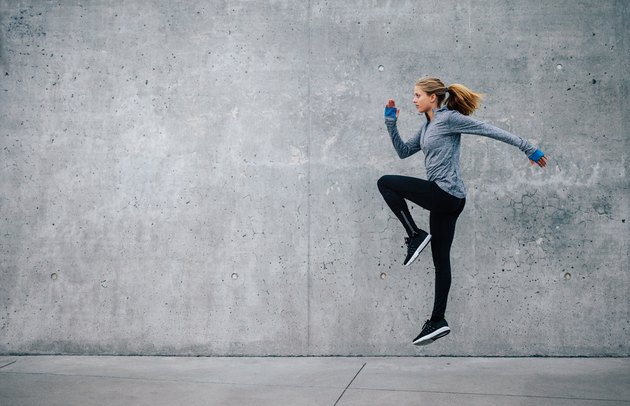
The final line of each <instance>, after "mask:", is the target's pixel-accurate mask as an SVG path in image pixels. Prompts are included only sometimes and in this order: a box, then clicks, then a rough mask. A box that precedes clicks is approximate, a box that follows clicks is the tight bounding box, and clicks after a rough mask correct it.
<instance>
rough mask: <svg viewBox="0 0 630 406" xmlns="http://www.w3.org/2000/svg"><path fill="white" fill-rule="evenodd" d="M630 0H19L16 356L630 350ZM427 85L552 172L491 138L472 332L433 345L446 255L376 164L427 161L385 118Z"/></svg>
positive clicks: (3, 48) (1, 312) (460, 275)
mask: <svg viewBox="0 0 630 406" xmlns="http://www.w3.org/2000/svg"><path fill="white" fill-rule="evenodd" d="M629 11H630V3H629V2H627V1H622V0H616V1H615V0H605V1H592V2H589V1H581V2H576V1H569V0H563V1H552V2H543V1H539V0H526V1H518V2H515V1H503V0H482V1H474V2H472V1H468V2H465V1H464V2H462V1H446V2H444V1H436V0H422V1H416V0H414V1H411V0H409V1H396V2H390V1H357V0H352V1H343V2H341V1H339V2H337V1H319V0H312V1H309V2H297V1H288V0H285V1H283V0H274V1H262V2H253V1H245V0H234V1H230V2H226V1H221V0H213V1H165V0H160V1H151V2H148V1H128V2H122V1H91V2H84V3H81V2H76V1H65V0H61V1H55V2H50V1H38V0H33V1H11V0H0V354H138V355H140V354H144V355H165V354H166V355H487V356H493V355H548V356H554V355H559V356H599V355H613V356H615V355H622V356H623V355H629V354H630V344H629V343H630V334H629V331H630V315H629V305H628V297H629V296H630V295H629V293H630V291H629V286H630V284H629V272H628V271H629V269H630V266H629V263H630V261H629V256H628V252H629V251H630V250H629V249H628V248H629V244H628V241H629V238H628V236H629V230H628V227H629V221H628V214H629V213H628V208H629V207H630V199H629V197H630V194H629V192H628V191H629V188H628V177H627V173H628V151H629V150H630V141H629V140H630V137H628V134H629V130H628V129H629V127H628V120H629V117H630V115H629V114H628V102H627V100H628V73H627V72H628V68H627V67H628V66H630V57H629V55H630V52H629V51H630V47H629V37H630V36H629V29H628V24H627V21H628V20H629V19H630V15H629V14H630V12H629ZM427 74H431V75H438V76H440V77H442V78H443V79H444V81H445V82H446V83H447V84H450V83H453V82H460V83H464V84H466V85H468V86H469V87H471V88H472V89H475V90H477V91H481V92H484V93H486V95H487V97H486V99H485V102H484V104H483V108H481V109H480V110H479V111H478V112H477V113H476V114H475V116H476V117H477V118H479V119H482V120H486V121H489V122H491V123H493V124H495V125H498V126H500V127H502V128H505V129H507V130H509V131H512V132H514V133H516V134H519V135H521V136H523V137H525V138H528V139H530V140H531V141H533V142H534V143H536V144H537V145H539V146H540V147H541V148H542V149H543V150H544V151H545V152H546V153H547V154H548V156H549V157H550V167H549V168H548V169H547V170H545V171H541V170H537V169H535V168H530V167H529V164H528V162H527V160H526V159H525V157H524V156H523V155H522V154H521V153H520V152H519V151H518V150H516V149H515V148H513V147H510V146H507V145H502V144H499V143H497V142H493V141H491V140H487V139H483V138H480V137H474V136H470V137H464V141H463V146H462V166H463V170H464V178H465V180H466V183H467V186H468V189H469V195H468V201H467V207H466V209H465V211H464V213H463V214H462V216H461V217H460V220H459V223H458V230H457V234H456V238H455V241H454V245H453V251H452V262H453V286H452V289H451V296H450V302H449V308H448V310H447V319H448V320H449V322H450V324H451V326H452V328H453V334H451V335H450V336H449V337H448V338H445V339H444V340H441V342H439V343H436V345H434V346H431V347H429V348H425V349H421V350H419V349H417V348H415V347H413V346H411V345H410V341H411V339H412V338H413V337H415V335H416V334H417V333H418V332H419V329H420V328H421V326H422V323H423V322H424V320H425V319H426V318H427V317H428V316H429V314H430V311H431V306H432V301H433V268H432V264H431V259H430V254H429V253H428V252H427V253H423V254H422V256H421V257H420V259H419V261H418V262H417V263H416V264H414V265H413V266H412V267H411V268H403V267H402V266H401V262H402V259H403V257H404V252H403V250H402V248H401V246H402V243H403V230H402V227H401V226H400V225H399V224H398V223H397V221H396V219H395V218H394V216H393V215H392V214H391V213H390V212H389V210H388V208H387V207H386V206H385V204H384V203H383V201H382V198H381V196H380V194H379V193H378V191H377V189H376V180H377V179H378V178H379V177H380V176H381V175H383V174H387V173H396V174H403V175H412V176H419V177H423V176H424V167H423V164H422V157H421V156H420V155H419V156H415V157H412V158H410V159H408V160H405V161H400V160H399V159H398V157H397V156H396V155H395V153H394V150H393V148H392V146H391V144H390V141H389V139H388V137H387V133H386V130H385V126H384V124H383V118H382V115H383V106H384V103H385V102H386V100H387V99H389V98H393V99H396V100H397V101H398V104H399V105H400V106H401V108H402V112H401V116H400V122H399V128H400V130H401V132H402V134H403V136H410V135H411V134H412V132H413V131H415V130H416V129H417V128H418V126H419V125H420V123H421V120H420V118H419V117H418V116H416V115H415V114H413V111H414V110H413V106H412V104H411V98H412V97H411V95H412V90H413V83H414V82H415V80H416V79H417V78H419V77H421V76H424V75H427ZM413 213H415V216H416V220H417V222H418V224H419V225H421V226H425V227H426V225H427V224H428V216H427V214H426V213H425V212H423V211H422V210H418V209H417V208H416V209H414V210H413ZM366 393H367V395H366V396H370V394H369V392H366ZM355 395H356V396H360V394H358V393H357V394H355Z"/></svg>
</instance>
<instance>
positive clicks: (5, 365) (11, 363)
mask: <svg viewBox="0 0 630 406" xmlns="http://www.w3.org/2000/svg"><path fill="white" fill-rule="evenodd" d="M16 362H17V360H15V361H11V362H9V363H7V364H4V365H0V369H2V368H4V367H8V366H9V365H13V364H15V363H16Z"/></svg>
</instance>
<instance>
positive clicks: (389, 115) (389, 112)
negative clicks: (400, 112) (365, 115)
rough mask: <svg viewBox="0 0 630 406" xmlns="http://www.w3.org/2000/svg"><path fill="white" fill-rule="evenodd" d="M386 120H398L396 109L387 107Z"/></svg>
mask: <svg viewBox="0 0 630 406" xmlns="http://www.w3.org/2000/svg"><path fill="white" fill-rule="evenodd" d="M385 118H393V119H394V120H395V119H396V107H385Z"/></svg>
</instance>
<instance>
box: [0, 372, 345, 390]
mask: <svg viewBox="0 0 630 406" xmlns="http://www.w3.org/2000/svg"><path fill="white" fill-rule="evenodd" d="M2 375H48V376H56V377H69V378H94V379H117V380H122V381H124V380H129V381H146V382H173V383H193V384H211V385H232V386H264V387H270V388H276V387H279V388H282V387H285V388H309V389H341V388H340V387H339V386H326V385H290V384H271V383H245V382H218V381H200V380H184V379H166V378H146V377H145V378H139V377H133V376H113V375H89V374H60V373H55V372H17V371H8V372H4V371H0V376H2ZM351 383H352V382H351Z"/></svg>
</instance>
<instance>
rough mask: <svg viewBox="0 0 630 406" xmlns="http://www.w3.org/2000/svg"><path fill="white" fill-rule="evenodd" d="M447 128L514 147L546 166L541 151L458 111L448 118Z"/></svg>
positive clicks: (525, 141) (545, 159)
mask: <svg viewBox="0 0 630 406" xmlns="http://www.w3.org/2000/svg"><path fill="white" fill-rule="evenodd" d="M448 127H449V131H451V132H454V133H466V134H475V135H482V136H484V137H489V138H493V139H495V140H498V141H503V142H505V143H507V144H510V145H514V146H515V147H517V148H518V149H520V150H521V151H523V152H524V153H525V154H526V155H527V157H528V158H529V159H530V161H532V162H533V163H536V164H538V165H539V166H541V167H545V166H547V158H546V157H545V154H544V153H543V152H542V151H541V150H539V149H537V148H536V147H535V146H534V145H533V144H532V143H530V142H529V141H527V140H526V139H524V138H521V137H519V136H517V135H514V134H512V133H510V132H507V131H505V130H503V129H501V128H499V127H495V126H493V125H490V124H488V123H484V122H483V121H479V120H475V119H474V118H471V117H469V116H466V115H463V114H461V113H460V112H458V111H453V112H452V113H451V115H450V116H449V119H448Z"/></svg>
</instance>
